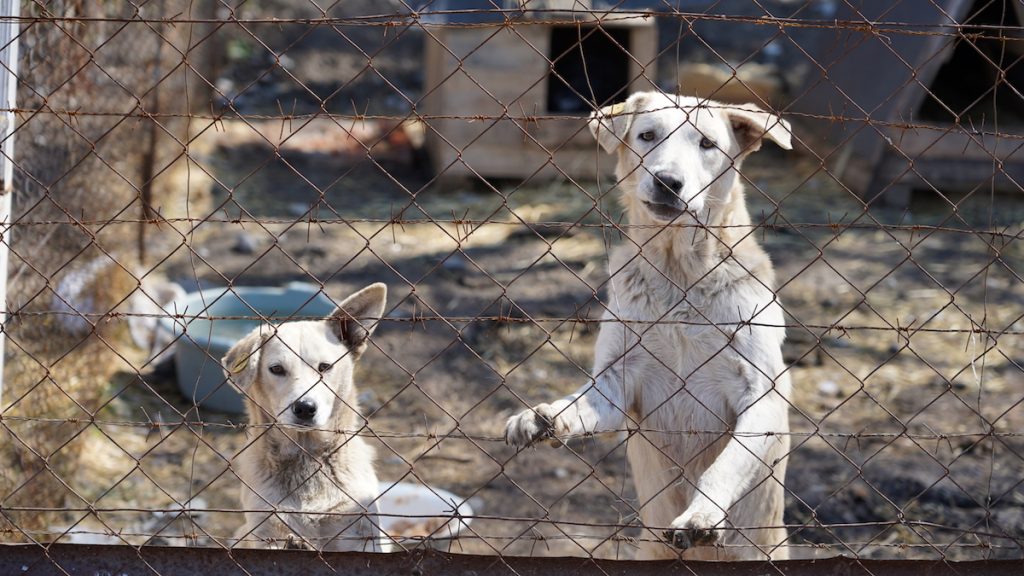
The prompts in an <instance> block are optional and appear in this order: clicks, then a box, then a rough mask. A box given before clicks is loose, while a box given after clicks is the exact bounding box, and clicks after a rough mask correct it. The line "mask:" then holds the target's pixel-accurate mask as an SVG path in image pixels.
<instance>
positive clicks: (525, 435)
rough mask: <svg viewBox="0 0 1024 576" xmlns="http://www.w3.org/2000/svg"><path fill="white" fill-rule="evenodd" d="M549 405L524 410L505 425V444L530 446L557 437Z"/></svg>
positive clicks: (553, 416) (553, 415)
mask: <svg viewBox="0 0 1024 576" xmlns="http://www.w3.org/2000/svg"><path fill="white" fill-rule="evenodd" d="M551 412H552V410H551V406H550V405H549V404H540V405H537V406H534V407H533V408H530V409H529V410H523V411H522V412H520V413H519V414H516V415H515V416H513V417H511V418H509V419H508V422H507V423H506V424H505V443H507V444H512V445H513V446H529V445H530V444H533V443H534V442H536V441H538V440H543V439H545V438H551V437H553V436H554V435H555V425H554V418H555V414H552V413H551Z"/></svg>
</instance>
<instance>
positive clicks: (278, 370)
mask: <svg viewBox="0 0 1024 576" xmlns="http://www.w3.org/2000/svg"><path fill="white" fill-rule="evenodd" d="M269 370H270V373H271V374H277V375H278V376H280V375H281V374H284V366H281V365H280V364H273V365H271V366H270V368H269Z"/></svg>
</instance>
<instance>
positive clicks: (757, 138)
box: [723, 104, 793, 156]
mask: <svg viewBox="0 0 1024 576" xmlns="http://www.w3.org/2000/svg"><path fill="white" fill-rule="evenodd" d="M723 112H724V113H725V116H726V118H728V120H729V124H731V125H732V132H733V134H734V135H735V136H736V142H738V143H739V145H740V156H745V155H747V154H750V153H751V152H756V151H758V150H760V149H761V140H763V139H765V138H767V139H769V140H771V141H772V142H775V143H776V144H778V145H779V146H780V147H781V148H783V149H785V150H792V149H793V145H792V144H791V143H790V135H791V134H792V128H790V126H789V122H787V121H785V120H783V119H782V118H780V117H779V116H777V115H775V114H772V113H770V112H765V111H764V110H762V109H760V108H758V107H757V106H755V105H753V104H743V105H740V106H725V107H724V109H723Z"/></svg>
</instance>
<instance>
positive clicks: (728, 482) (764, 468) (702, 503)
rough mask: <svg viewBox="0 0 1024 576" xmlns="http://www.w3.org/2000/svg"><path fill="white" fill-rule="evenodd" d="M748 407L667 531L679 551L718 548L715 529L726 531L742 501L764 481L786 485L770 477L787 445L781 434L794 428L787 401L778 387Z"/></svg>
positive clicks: (747, 405) (740, 410)
mask: <svg viewBox="0 0 1024 576" xmlns="http://www.w3.org/2000/svg"><path fill="white" fill-rule="evenodd" d="M744 404H745V406H744V405H741V406H738V407H737V408H738V410H737V412H738V413H739V417H738V418H737V420H736V426H735V432H734V433H733V435H732V438H731V439H730V440H729V442H728V443H727V444H726V445H725V448H724V449H723V450H722V453H721V454H719V455H718V457H717V458H716V459H715V461H714V462H713V463H712V464H711V466H709V467H708V469H707V470H705V471H704V473H703V474H701V476H700V478H699V479H698V480H697V486H696V488H697V490H696V494H694V497H693V500H692V501H691V502H690V505H689V506H688V507H687V509H686V510H685V511H684V512H683V513H682V514H680V515H679V516H678V517H677V518H676V519H675V520H673V521H672V525H671V529H670V530H667V531H665V538H666V539H667V540H668V541H669V543H671V544H672V545H673V546H675V547H677V548H681V549H686V548H690V547H693V546H705V545H711V544H714V543H715V542H717V541H718V540H719V535H718V532H717V531H716V530H715V529H716V528H723V527H724V526H725V521H726V511H727V510H729V509H730V508H731V507H732V506H733V504H734V503H735V502H736V501H737V500H739V499H740V498H742V497H743V496H744V495H746V494H747V492H748V491H749V490H751V489H753V488H754V487H755V486H756V485H757V484H758V483H759V482H762V481H764V482H782V478H770V476H771V475H772V474H773V470H774V467H775V465H776V464H778V462H775V461H774V459H775V458H776V457H777V456H778V451H777V450H776V448H777V445H779V444H780V443H781V442H782V439H781V438H780V437H779V436H777V435H776V434H779V433H783V434H784V433H786V432H787V431H788V428H789V427H788V424H787V422H786V402H785V400H784V399H783V397H782V396H781V395H779V393H778V392H777V391H776V390H775V389H774V388H767V390H766V391H764V390H763V391H761V392H760V397H758V398H755V399H749V401H748V402H746V403H744ZM782 456H784V455H782Z"/></svg>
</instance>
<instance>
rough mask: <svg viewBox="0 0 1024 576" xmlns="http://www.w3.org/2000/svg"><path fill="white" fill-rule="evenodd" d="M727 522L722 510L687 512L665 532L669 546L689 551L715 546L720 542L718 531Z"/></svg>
mask: <svg viewBox="0 0 1024 576" xmlns="http://www.w3.org/2000/svg"><path fill="white" fill-rule="evenodd" d="M724 520H725V514H723V513H722V512H721V511H720V510H716V511H706V512H690V511H689V510H687V511H686V512H683V514H682V515H681V516H679V517H678V518H676V519H675V520H674V521H673V522H672V527H671V528H670V529H669V530H665V532H664V536H665V540H667V541H668V543H669V544H671V545H672V546H675V547H676V548H679V549H680V550H687V549H689V548H694V547H696V546H713V545H714V544H716V543H717V542H718V530H716V528H721V527H722V524H723V522H724Z"/></svg>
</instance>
